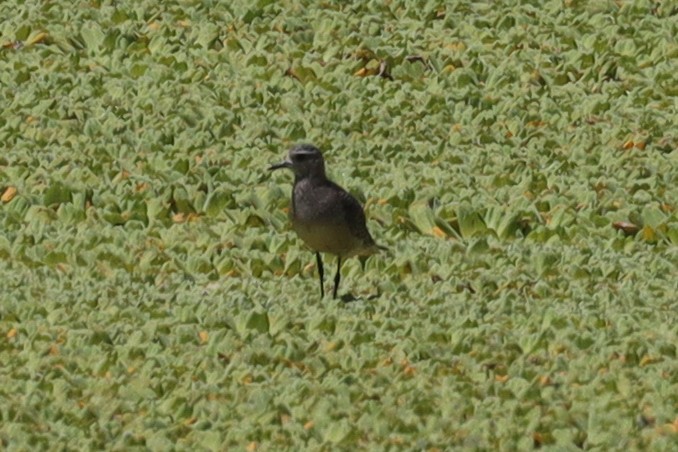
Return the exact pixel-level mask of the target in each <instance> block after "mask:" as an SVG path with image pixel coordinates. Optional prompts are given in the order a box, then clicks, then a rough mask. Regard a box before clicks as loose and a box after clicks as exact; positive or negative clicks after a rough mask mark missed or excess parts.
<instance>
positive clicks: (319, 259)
mask: <svg viewBox="0 0 678 452" xmlns="http://www.w3.org/2000/svg"><path fill="white" fill-rule="evenodd" d="M315 259H316V262H317V263H318V276H319V277H320V298H324V297H325V288H324V287H323V277H324V276H325V270H324V269H323V259H322V257H320V253H319V252H318V251H316V253H315Z"/></svg>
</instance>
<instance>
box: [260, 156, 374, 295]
mask: <svg viewBox="0 0 678 452" xmlns="http://www.w3.org/2000/svg"><path fill="white" fill-rule="evenodd" d="M281 168H287V169H290V170H292V172H293V173H294V186H293V188H292V206H291V209H290V210H289V217H290V220H291V223H292V229H294V231H295V232H296V233H297V235H298V236H299V237H300V238H301V240H302V241H303V242H304V243H306V245H307V246H308V247H309V248H311V250H313V251H314V252H315V256H316V262H317V266H318V277H319V279H320V298H321V299H322V298H324V297H325V288H324V282H323V279H324V269H323V261H322V257H321V255H320V253H329V254H334V255H335V256H337V273H336V275H335V276H334V290H333V292H332V296H333V298H335V299H336V298H337V291H338V290H339V282H340V281H341V264H342V260H345V259H347V258H349V257H353V256H370V255H372V254H375V253H377V252H379V251H380V250H385V249H386V248H385V247H383V246H380V245H377V244H376V243H375V241H374V239H373V238H372V236H371V235H370V233H369V231H368V230H367V225H366V221H365V213H364V212H363V208H362V206H361V205H360V202H358V200H357V199H355V198H354V197H353V196H352V195H351V194H350V193H348V192H347V191H346V190H344V189H343V188H342V187H340V186H339V185H337V184H336V183H334V182H332V181H331V180H329V179H328V178H327V176H326V174H325V160H324V158H323V155H322V153H321V152H320V150H319V149H318V148H317V147H315V146H314V145H312V144H297V145H294V146H292V147H291V148H290V149H289V151H288V154H287V158H286V159H285V160H284V161H282V162H280V163H276V164H274V165H271V166H270V167H269V170H270V171H274V170H277V169H281Z"/></svg>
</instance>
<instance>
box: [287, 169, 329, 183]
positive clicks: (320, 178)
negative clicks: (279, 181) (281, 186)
mask: <svg viewBox="0 0 678 452" xmlns="http://www.w3.org/2000/svg"><path fill="white" fill-rule="evenodd" d="M300 182H306V183H308V184H311V185H322V184H324V183H325V182H327V176H325V172H324V171H322V172H317V173H312V174H306V175H304V176H295V177H294V185H297V184H298V183H300Z"/></svg>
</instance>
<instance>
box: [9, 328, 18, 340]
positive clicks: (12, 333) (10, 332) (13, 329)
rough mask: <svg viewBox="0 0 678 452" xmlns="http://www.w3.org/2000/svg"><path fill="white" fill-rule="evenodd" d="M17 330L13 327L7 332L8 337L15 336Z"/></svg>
mask: <svg viewBox="0 0 678 452" xmlns="http://www.w3.org/2000/svg"><path fill="white" fill-rule="evenodd" d="M16 334H17V331H16V328H12V329H11V330H9V331H8V332H7V339H12V338H13V337H16Z"/></svg>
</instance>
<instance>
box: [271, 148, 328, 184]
mask: <svg viewBox="0 0 678 452" xmlns="http://www.w3.org/2000/svg"><path fill="white" fill-rule="evenodd" d="M280 168H289V169H291V170H292V171H294V175H295V176H296V177H297V178H300V179H302V178H305V177H311V176H321V177H325V161H324V160H323V155H322V153H321V152H320V150H319V149H318V148H317V147H315V146H313V145H312V144H297V145H295V146H293V147H292V148H291V149H290V151H289V153H288V154H287V159H285V160H284V161H282V162H280V163H276V164H275V165H271V166H270V167H269V168H268V169H269V170H271V171H272V170H277V169H280Z"/></svg>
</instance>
